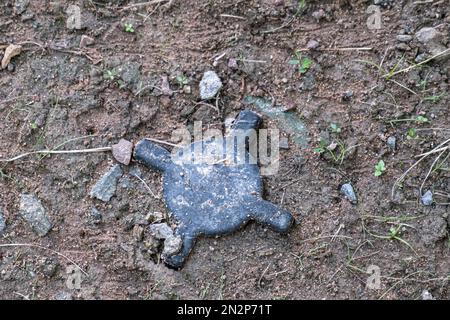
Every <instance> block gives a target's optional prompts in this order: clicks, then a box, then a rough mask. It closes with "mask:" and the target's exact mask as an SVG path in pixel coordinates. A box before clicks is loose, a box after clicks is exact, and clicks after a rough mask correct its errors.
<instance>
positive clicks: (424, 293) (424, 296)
mask: <svg viewBox="0 0 450 320" xmlns="http://www.w3.org/2000/svg"><path fill="white" fill-rule="evenodd" d="M422 300H435V299H434V297H433V295H432V294H431V293H430V291H428V290H423V291H422Z"/></svg>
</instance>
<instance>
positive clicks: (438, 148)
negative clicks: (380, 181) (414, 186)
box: [391, 139, 450, 199]
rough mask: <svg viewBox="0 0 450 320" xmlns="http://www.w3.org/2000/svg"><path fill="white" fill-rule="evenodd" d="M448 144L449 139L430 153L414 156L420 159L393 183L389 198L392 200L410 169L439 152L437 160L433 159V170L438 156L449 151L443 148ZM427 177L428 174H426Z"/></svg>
mask: <svg viewBox="0 0 450 320" xmlns="http://www.w3.org/2000/svg"><path fill="white" fill-rule="evenodd" d="M448 143H450V139H447V140H445V141H444V142H442V143H441V144H439V145H438V146H437V147H435V148H434V149H433V150H431V151H428V152H425V153H422V154H419V155H417V156H416V158H417V157H420V159H419V160H417V161H416V162H414V164H413V165H412V166H410V167H409V168H408V170H406V171H405V172H404V173H403V174H402V175H401V176H400V177H399V178H398V179H397V180H396V181H395V182H394V185H393V186H392V190H391V198H392V199H393V198H394V193H395V188H396V187H397V186H398V185H399V184H400V183H401V182H402V181H403V179H405V177H406V176H407V175H408V173H409V172H410V171H411V170H412V169H414V168H415V167H417V165H418V164H419V163H421V162H422V161H423V160H425V159H426V158H427V157H428V156H430V155H432V154H435V153H439V152H441V154H440V155H439V156H438V157H437V159H435V161H434V162H433V165H432V167H431V169H433V166H434V164H435V163H436V161H437V160H438V159H439V158H440V156H441V155H442V153H444V152H445V151H446V150H449V149H450V146H448V145H447V146H445V145H446V144H448ZM428 175H429V174H428ZM428 175H427V177H426V179H427V178H428ZM424 183H425V181H424V182H423V183H422V186H421V189H420V190H422V187H423V184H424ZM421 194H422V191H421Z"/></svg>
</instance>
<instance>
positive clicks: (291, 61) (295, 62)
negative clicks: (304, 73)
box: [289, 59, 300, 65]
mask: <svg viewBox="0 0 450 320" xmlns="http://www.w3.org/2000/svg"><path fill="white" fill-rule="evenodd" d="M289 64H293V65H296V64H300V60H296V59H293V60H290V61H289Z"/></svg>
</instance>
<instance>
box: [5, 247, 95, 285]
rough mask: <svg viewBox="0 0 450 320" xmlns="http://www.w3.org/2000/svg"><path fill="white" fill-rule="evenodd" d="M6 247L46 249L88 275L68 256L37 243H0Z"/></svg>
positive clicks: (86, 274)
mask: <svg viewBox="0 0 450 320" xmlns="http://www.w3.org/2000/svg"><path fill="white" fill-rule="evenodd" d="M8 247H34V248H39V249H43V250H47V251H50V252H51V253H53V254H56V255H58V256H60V257H63V258H64V259H66V260H67V261H69V262H70V263H71V264H73V265H74V266H76V267H77V268H78V269H80V271H81V272H83V274H84V275H85V276H87V277H89V274H88V273H87V272H86V271H84V270H83V268H81V267H80V266H79V265H78V264H77V263H76V262H75V261H73V260H72V259H70V258H69V257H68V256H66V255H64V254H62V253H61V252H58V251H55V250H53V249H50V248H47V247H44V246H41V245H38V244H32V243H7V244H0V248H8Z"/></svg>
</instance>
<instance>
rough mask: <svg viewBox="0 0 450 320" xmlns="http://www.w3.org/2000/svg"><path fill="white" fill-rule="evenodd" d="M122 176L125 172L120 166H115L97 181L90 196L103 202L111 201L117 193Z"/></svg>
mask: <svg viewBox="0 0 450 320" xmlns="http://www.w3.org/2000/svg"><path fill="white" fill-rule="evenodd" d="M122 174H123V171H122V168H121V167H120V165H119V164H116V165H115V166H113V167H112V168H111V169H110V170H109V171H108V172H106V173H105V174H104V175H103V176H102V177H101V178H100V180H99V181H97V183H96V184H95V185H94V187H93V188H92V190H91V193H90V196H91V197H92V198H97V199H99V200H101V201H103V202H108V201H109V200H111V198H112V196H113V195H114V194H115V193H116V189H117V182H118V181H119V178H120V177H121V176H122Z"/></svg>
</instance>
